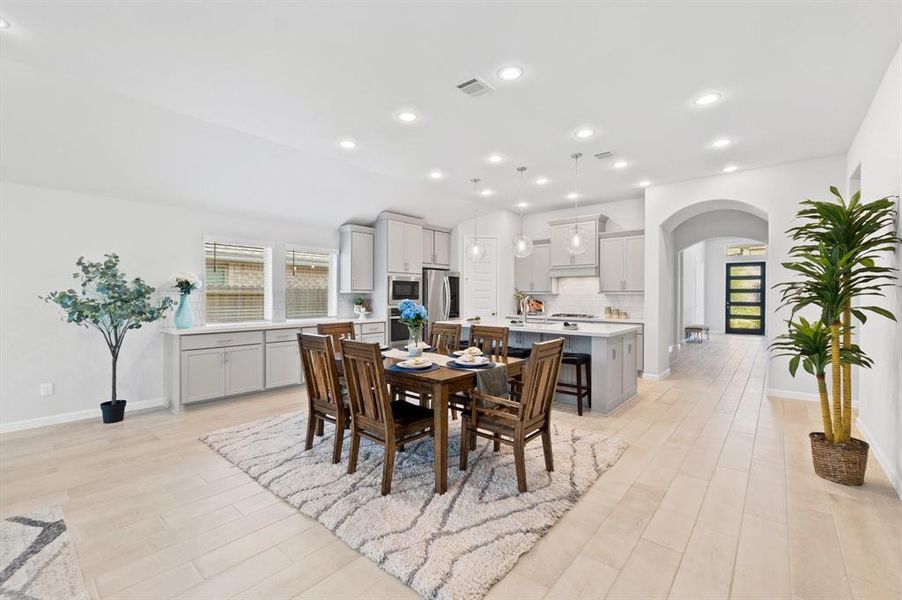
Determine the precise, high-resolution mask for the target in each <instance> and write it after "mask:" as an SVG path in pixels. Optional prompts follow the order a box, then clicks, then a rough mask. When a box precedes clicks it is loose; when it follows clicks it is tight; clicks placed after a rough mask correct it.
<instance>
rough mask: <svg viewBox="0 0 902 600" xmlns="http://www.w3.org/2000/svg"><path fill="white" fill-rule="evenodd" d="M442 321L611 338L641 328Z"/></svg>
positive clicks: (466, 325) (630, 325) (602, 324)
mask: <svg viewBox="0 0 902 600" xmlns="http://www.w3.org/2000/svg"><path fill="white" fill-rule="evenodd" d="M441 322H442V323H459V324H460V325H462V326H463V327H464V328H465V329H466V328H467V327H469V326H471V325H489V326H492V327H507V328H509V329H510V330H511V331H526V332H529V333H556V334H560V335H570V336H580V337H598V338H610V337H617V336H621V335H623V334H625V333H632V332H636V333H638V332H639V330H640V329H641V328H640V327H639V326H638V325H632V324H629V323H624V324H616V325H615V324H611V323H580V325H579V329H564V326H563V323H561V322H554V321H549V322H548V324H543V323H524V324H522V325H514V324H512V323H511V322H510V319H504V318H492V319H482V320H481V321H476V322H469V321H466V320H464V319H457V320H453V321H441Z"/></svg>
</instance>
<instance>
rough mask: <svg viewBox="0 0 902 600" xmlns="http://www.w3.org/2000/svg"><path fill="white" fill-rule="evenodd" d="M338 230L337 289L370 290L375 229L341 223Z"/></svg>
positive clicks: (353, 291) (344, 290)
mask: <svg viewBox="0 0 902 600" xmlns="http://www.w3.org/2000/svg"><path fill="white" fill-rule="evenodd" d="M339 231H340V233H341V243H340V251H339V269H338V273H339V282H338V291H339V292H340V293H342V294H350V293H357V292H372V291H373V249H374V240H375V230H374V229H373V228H372V227H362V226H360V225H342V226H341V228H340V229H339Z"/></svg>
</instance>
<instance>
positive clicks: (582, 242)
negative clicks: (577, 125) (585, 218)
mask: <svg viewBox="0 0 902 600" xmlns="http://www.w3.org/2000/svg"><path fill="white" fill-rule="evenodd" d="M582 155H583V153H582V152H574V153H573V154H571V155H570V158H572V159H573V212H574V213H575V215H574V217H573V227H571V228H570V230H569V231H568V232H567V252H568V253H569V254H572V255H573V256H576V255H578V254H582V253H583V252H585V251H586V250H588V249H589V239H588V235H587V232H586V231H583V230H582V229H580V227H579V159H580V158H582Z"/></svg>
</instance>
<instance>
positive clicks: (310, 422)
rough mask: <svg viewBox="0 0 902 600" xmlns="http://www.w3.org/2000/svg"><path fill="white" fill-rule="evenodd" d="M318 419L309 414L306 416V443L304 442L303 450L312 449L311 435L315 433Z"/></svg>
mask: <svg viewBox="0 0 902 600" xmlns="http://www.w3.org/2000/svg"><path fill="white" fill-rule="evenodd" d="M317 421H319V419H317V418H316V415H315V414H313V413H310V414H309V415H308V416H307V441H306V442H304V450H310V449H311V448H313V434H314V433H315V432H316V422H317Z"/></svg>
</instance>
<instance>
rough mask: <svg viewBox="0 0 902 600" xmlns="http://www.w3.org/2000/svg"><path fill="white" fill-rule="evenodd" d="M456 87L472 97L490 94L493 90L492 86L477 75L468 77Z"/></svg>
mask: <svg viewBox="0 0 902 600" xmlns="http://www.w3.org/2000/svg"><path fill="white" fill-rule="evenodd" d="M457 89H459V90H460V91H462V92H463V93H464V94H466V95H467V96H473V97H476V96H485V95H486V94H491V93H492V92H493V91H495V90H494V89H493V88H492V86H490V85H489V84H487V83H486V82H485V81H483V80H482V79H480V78H479V77H473V78H472V79H468V80H466V81H464V82H463V83H458V84H457Z"/></svg>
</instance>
